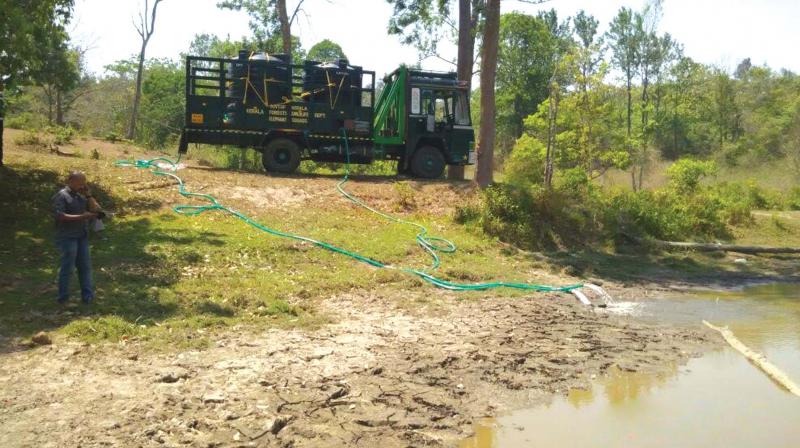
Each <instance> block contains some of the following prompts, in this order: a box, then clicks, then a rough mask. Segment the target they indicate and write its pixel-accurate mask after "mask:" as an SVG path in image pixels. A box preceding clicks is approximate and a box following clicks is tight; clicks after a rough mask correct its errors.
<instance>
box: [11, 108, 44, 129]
mask: <svg viewBox="0 0 800 448" xmlns="http://www.w3.org/2000/svg"><path fill="white" fill-rule="evenodd" d="M45 123H46V120H45V118H44V117H43V116H42V115H41V114H37V113H33V112H20V113H16V114H13V115H11V116H8V117H6V118H5V124H4V126H5V127H7V128H12V129H24V130H28V131H36V130H39V129H41V128H42V127H43V126H44V125H45Z"/></svg>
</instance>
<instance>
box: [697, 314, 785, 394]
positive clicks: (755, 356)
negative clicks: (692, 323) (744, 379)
mask: <svg viewBox="0 0 800 448" xmlns="http://www.w3.org/2000/svg"><path fill="white" fill-rule="evenodd" d="M703 324H705V326H707V327H708V328H710V329H712V330H715V331H718V332H719V333H720V334H721V335H722V337H723V338H724V339H725V342H727V343H728V344H730V346H731V347H733V348H734V349H735V350H736V351H737V352H739V353H741V354H742V355H744V357H745V358H747V359H748V360H750V362H752V363H753V364H754V365H755V366H756V367H758V368H759V369H761V371H762V372H764V373H765V374H767V376H768V377H770V378H771V379H772V380H773V381H775V382H776V383H778V384H780V385H781V387H783V388H784V389H786V390H787V391H789V392H790V393H792V394H794V395H797V396H798V397H800V386H798V385H797V384H795V383H794V382H793V381H792V380H791V378H789V377H788V376H787V375H786V374H785V373H783V371H781V369H779V368H778V367H776V366H775V365H774V364H772V363H771V362H769V361H768V360H767V358H766V357H765V356H764V355H762V354H761V353H758V352H754V351H753V350H751V349H750V348H749V347H747V346H746V345H744V344H743V343H742V341H740V340H739V339H737V338H736V336H734V335H733V332H732V331H731V330H729V329H728V328H727V327H724V328H720V327H717V326H714V325H712V324H710V323H709V322H708V321H705V320H704V321H703Z"/></svg>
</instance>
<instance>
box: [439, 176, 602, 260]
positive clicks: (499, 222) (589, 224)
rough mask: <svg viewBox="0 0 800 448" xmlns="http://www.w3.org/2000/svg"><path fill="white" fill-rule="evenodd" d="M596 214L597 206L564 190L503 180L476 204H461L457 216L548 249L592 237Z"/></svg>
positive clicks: (495, 233)
mask: <svg viewBox="0 0 800 448" xmlns="http://www.w3.org/2000/svg"><path fill="white" fill-rule="evenodd" d="M597 218H598V215H597V213H596V212H595V211H594V210H592V209H591V208H589V207H585V204H581V203H580V202H579V201H578V200H577V199H576V197H575V196H574V195H572V194H570V193H567V192H565V191H561V190H545V189H542V188H538V187H534V188H530V189H526V188H520V187H517V186H514V185H510V184H503V183H498V184H495V185H492V186H490V187H488V188H486V189H485V190H483V191H482V192H481V197H480V201H479V203H478V204H477V205H475V204H468V205H466V206H464V207H461V208H459V209H458V211H457V212H456V216H455V219H456V220H457V221H459V222H462V223H470V222H473V223H475V224H477V225H478V227H479V228H480V229H482V230H483V232H485V233H487V234H489V235H492V236H496V237H498V238H500V239H501V240H503V241H506V242H509V243H513V244H516V245H519V246H521V247H524V248H529V249H546V250H555V249H558V248H561V247H565V246H566V247H569V246H574V245H579V244H582V243H583V242H585V241H591V240H593V239H594V237H595V233H596V231H597V229H598V228H599V225H598V223H597V222H596V219H597Z"/></svg>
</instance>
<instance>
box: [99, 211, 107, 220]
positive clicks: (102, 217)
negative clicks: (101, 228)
mask: <svg viewBox="0 0 800 448" xmlns="http://www.w3.org/2000/svg"><path fill="white" fill-rule="evenodd" d="M106 216H107V215H106V212H104V211H102V210H100V211H98V212H97V219H106Z"/></svg>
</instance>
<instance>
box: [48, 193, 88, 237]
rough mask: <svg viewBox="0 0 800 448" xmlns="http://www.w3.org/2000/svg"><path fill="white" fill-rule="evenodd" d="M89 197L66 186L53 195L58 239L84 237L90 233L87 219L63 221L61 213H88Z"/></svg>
mask: <svg viewBox="0 0 800 448" xmlns="http://www.w3.org/2000/svg"><path fill="white" fill-rule="evenodd" d="M87 202H88V201H87V199H86V198H85V197H83V196H82V195H80V194H78V193H76V192H74V191H72V190H71V189H70V188H69V187H64V188H62V189H61V190H59V192H58V193H56V194H55V196H53V217H54V218H55V220H56V240H63V239H66V238H83V237H85V236H87V235H88V234H89V224H88V221H86V220H81V221H61V220H59V219H58V217H59V215H61V214H67V215H82V214H84V213H86V206H87Z"/></svg>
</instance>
